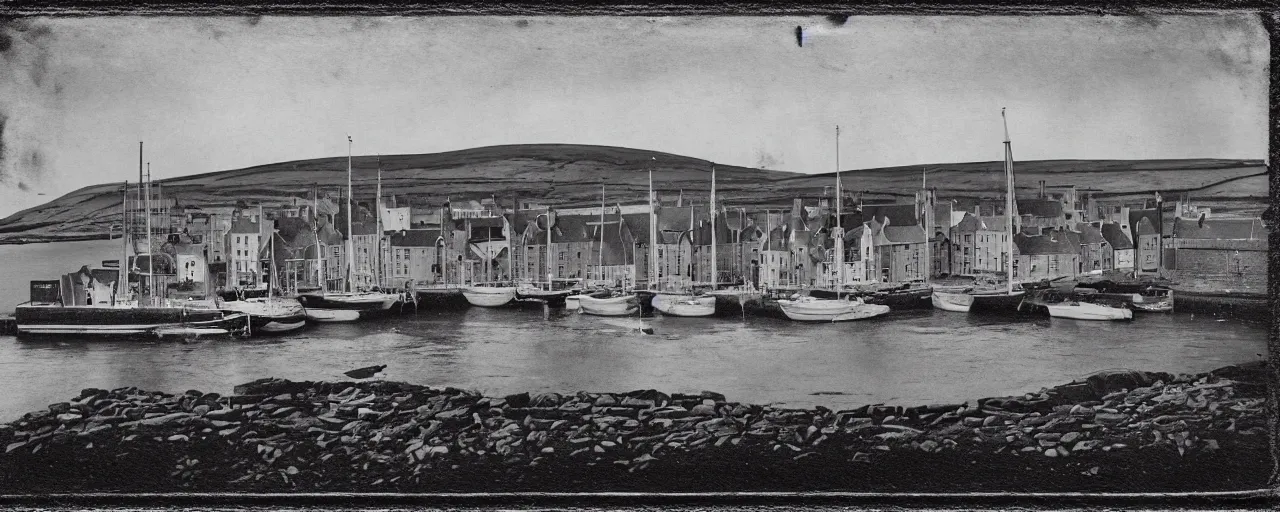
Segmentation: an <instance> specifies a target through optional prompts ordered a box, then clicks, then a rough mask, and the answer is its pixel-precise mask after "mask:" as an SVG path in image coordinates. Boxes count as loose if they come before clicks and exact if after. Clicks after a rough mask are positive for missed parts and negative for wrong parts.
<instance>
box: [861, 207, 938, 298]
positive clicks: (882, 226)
mask: <svg viewBox="0 0 1280 512" xmlns="http://www.w3.org/2000/svg"><path fill="white" fill-rule="evenodd" d="M866 226H867V227H868V228H869V229H870V230H871V237H872V245H873V246H874V249H873V250H872V252H871V253H872V268H873V269H874V270H872V275H873V278H874V279H875V280H877V281H879V282H882V283H901V282H907V281H919V280H923V279H924V278H925V272H927V271H928V269H927V265H926V264H927V262H926V261H925V257H924V252H925V244H926V243H928V240H927V238H926V236H925V231H924V228H923V227H921V226H920V225H919V224H909V225H905V226H895V225H893V224H892V218H891V217H880V218H879V220H877V219H874V218H873V219H872V220H870V221H868V222H867V224H866Z"/></svg>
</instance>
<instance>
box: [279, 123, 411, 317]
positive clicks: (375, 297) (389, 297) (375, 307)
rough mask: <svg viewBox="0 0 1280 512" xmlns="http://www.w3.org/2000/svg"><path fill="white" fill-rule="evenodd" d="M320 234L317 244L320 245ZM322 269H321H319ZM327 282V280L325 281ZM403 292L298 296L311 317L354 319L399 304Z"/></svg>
mask: <svg viewBox="0 0 1280 512" xmlns="http://www.w3.org/2000/svg"><path fill="white" fill-rule="evenodd" d="M352 211H354V210H353V209H352V205H351V137H350V136H347V212H348V213H347V241H346V251H347V252H346V254H347V258H346V260H347V277H346V288H347V289H348V290H351V289H353V288H354V287H353V286H352V283H351V276H352V274H355V258H354V255H355V248H354V247H353V246H352V241H351V232H352V231H351V217H352V215H351V212H352ZM319 244H320V240H319V237H317V238H316V245H317V246H319ZM317 270H318V269H317ZM322 281H323V280H322ZM399 300H400V295H398V294H395V293H383V292H372V291H358V290H357V291H348V292H331V291H329V290H322V291H319V292H315V293H303V294H299V295H298V301H299V302H300V303H302V306H303V308H305V309H306V315H307V319H308V320H311V321H315V322H354V321H356V320H359V319H361V318H363V317H366V316H369V315H375V314H380V313H384V312H386V311H388V310H390V309H391V308H392V307H393V306H395V304H396V302H398V301H399Z"/></svg>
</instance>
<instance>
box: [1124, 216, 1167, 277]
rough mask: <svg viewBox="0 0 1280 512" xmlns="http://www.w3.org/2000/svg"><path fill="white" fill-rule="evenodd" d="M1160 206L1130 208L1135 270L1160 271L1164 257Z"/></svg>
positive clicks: (1140, 271)
mask: <svg viewBox="0 0 1280 512" xmlns="http://www.w3.org/2000/svg"><path fill="white" fill-rule="evenodd" d="M1161 213H1162V212H1161V211H1160V209H1159V208H1150V209H1148V208H1144V209H1139V210H1132V209H1131V210H1129V226H1130V228H1129V229H1130V232H1129V237H1130V239H1131V240H1133V242H1134V244H1133V249H1134V251H1133V258H1134V271H1136V272H1137V273H1139V274H1155V273H1159V272H1160V267H1161V266H1162V265H1161V263H1162V261H1163V259H1164V254H1163V252H1164V233H1163V231H1164V221H1163V219H1162V218H1161V217H1162V215H1161Z"/></svg>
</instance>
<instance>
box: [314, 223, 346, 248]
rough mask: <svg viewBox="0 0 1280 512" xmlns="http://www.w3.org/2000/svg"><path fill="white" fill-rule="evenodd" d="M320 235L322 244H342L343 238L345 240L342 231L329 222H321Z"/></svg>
mask: <svg viewBox="0 0 1280 512" xmlns="http://www.w3.org/2000/svg"><path fill="white" fill-rule="evenodd" d="M319 235H320V243H322V244H325V245H342V240H343V238H342V233H339V232H338V230H336V229H334V228H333V224H328V223H325V224H321V225H320V230H319Z"/></svg>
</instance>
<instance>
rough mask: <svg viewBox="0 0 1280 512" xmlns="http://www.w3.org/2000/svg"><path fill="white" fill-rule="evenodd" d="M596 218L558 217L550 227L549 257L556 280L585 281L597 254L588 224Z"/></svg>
mask: <svg viewBox="0 0 1280 512" xmlns="http://www.w3.org/2000/svg"><path fill="white" fill-rule="evenodd" d="M593 220H596V221H598V220H599V217H598V216H596V217H594V218H593V217H592V216H590V215H562V214H557V215H556V217H555V224H553V225H552V227H551V257H552V263H553V265H554V266H555V268H556V277H557V278H559V279H587V278H588V277H590V275H591V266H592V265H593V263H594V261H595V259H596V254H595V247H596V241H595V239H594V238H593V235H594V234H595V232H594V230H593V229H591V226H589V225H588V223H589V222H592V221H593Z"/></svg>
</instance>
